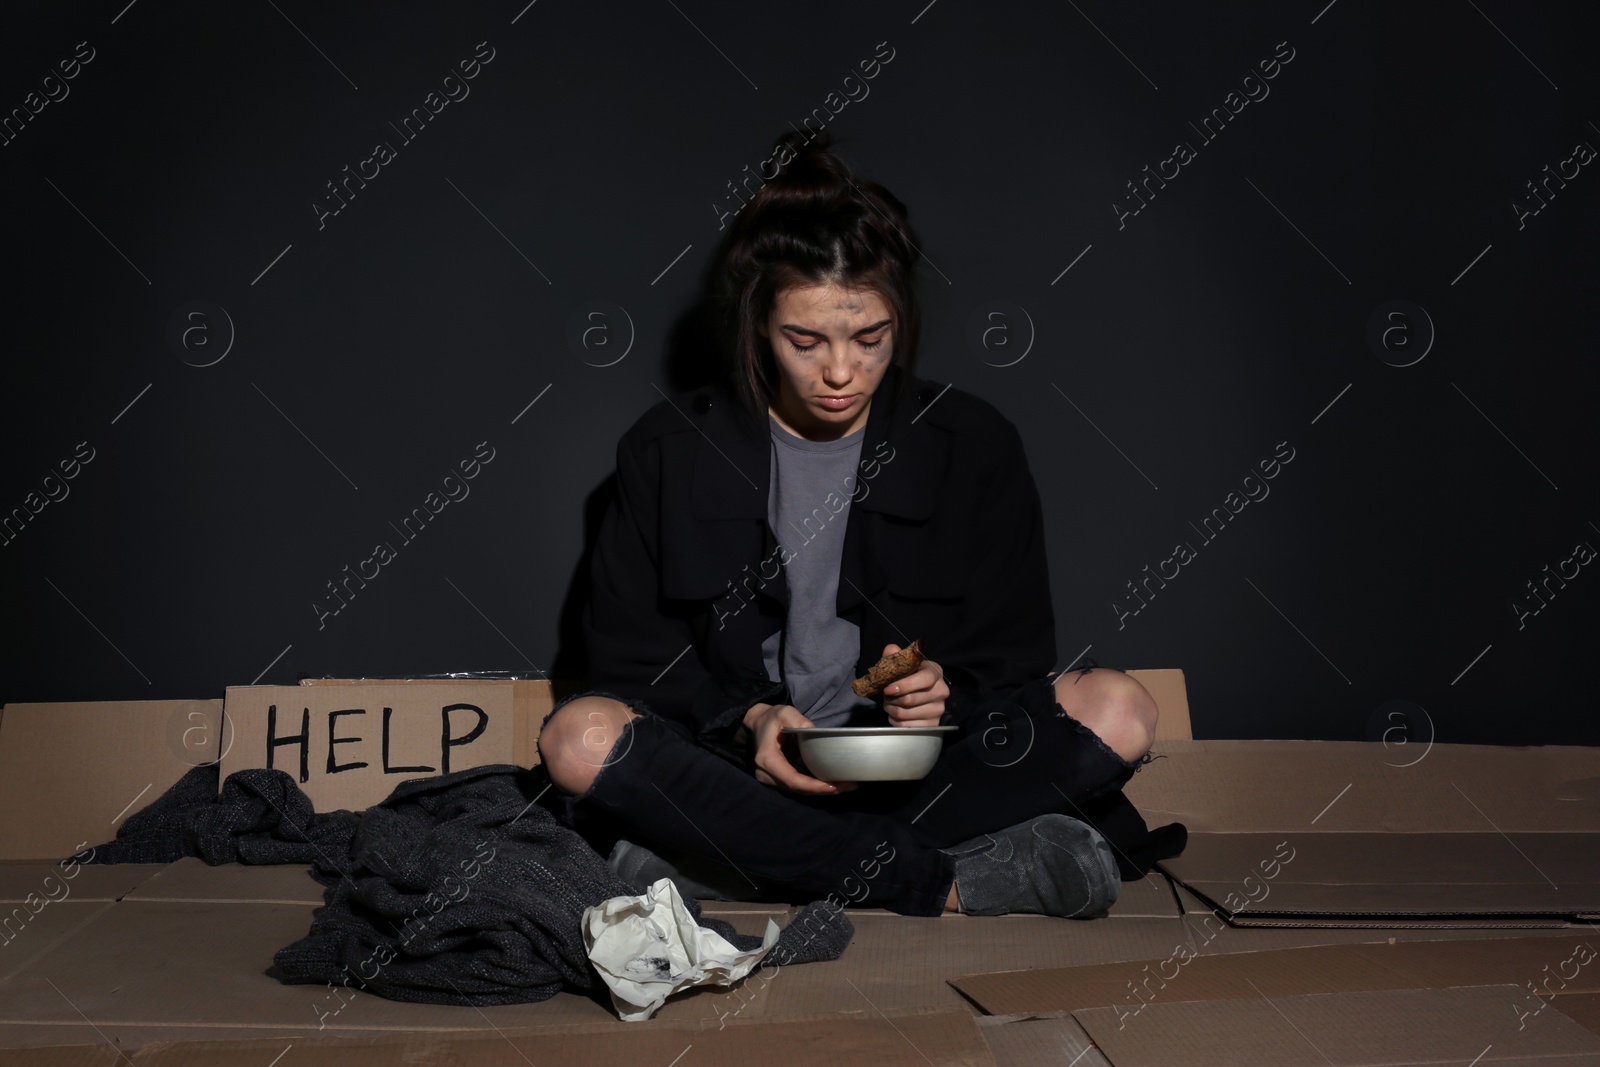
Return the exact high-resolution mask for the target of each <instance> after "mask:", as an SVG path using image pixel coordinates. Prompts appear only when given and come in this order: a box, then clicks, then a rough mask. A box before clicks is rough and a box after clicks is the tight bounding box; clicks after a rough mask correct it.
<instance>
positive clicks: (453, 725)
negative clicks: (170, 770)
mask: <svg viewBox="0 0 1600 1067" xmlns="http://www.w3.org/2000/svg"><path fill="white" fill-rule="evenodd" d="M223 718H224V729H223V745H224V749H225V751H224V752H223V755H222V773H221V776H220V777H221V779H222V780H225V779H226V778H227V776H228V775H230V774H232V773H233V772H234V771H237V770H242V769H244V768H246V767H270V768H275V769H277V770H282V771H284V772H286V773H287V774H289V775H290V776H291V777H292V778H294V780H295V781H296V782H297V783H298V784H299V786H300V788H301V789H302V790H303V791H304V792H305V794H306V796H307V797H309V798H310V799H311V803H312V806H313V807H314V808H315V809H316V810H317V811H333V810H335V809H338V808H347V809H350V810H352V811H361V810H363V809H365V808H369V807H371V806H372V805H373V804H376V803H378V802H380V801H382V800H383V799H385V798H386V797H387V796H388V795H389V794H390V793H391V792H392V791H393V790H394V787H395V786H397V785H399V784H400V783H401V782H403V781H406V780H408V779H411V778H422V777H429V776H432V775H437V774H449V773H450V772H452V771H459V770H464V769H466V768H468V767H480V766H483V765H484V764H490V763H517V762H518V760H517V753H518V749H519V748H520V747H524V746H523V745H519V742H520V741H522V740H523V737H524V736H525V734H526V730H525V729H523V728H519V724H518V721H517V717H516V715H515V713H514V705H513V698H512V687H511V685H510V684H509V683H506V684H500V685H485V684H471V685H456V684H452V683H449V682H443V683H440V684H438V685H427V684H420V683H408V684H405V685H342V686H296V685H282V686H279V685H260V686H230V687H229V688H228V697H227V700H226V701H225V702H224V704H223Z"/></svg>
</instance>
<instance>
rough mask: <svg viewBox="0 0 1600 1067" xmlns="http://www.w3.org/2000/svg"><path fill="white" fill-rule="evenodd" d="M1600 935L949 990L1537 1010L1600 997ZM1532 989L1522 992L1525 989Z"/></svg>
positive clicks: (1010, 998)
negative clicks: (1511, 992)
mask: <svg viewBox="0 0 1600 1067" xmlns="http://www.w3.org/2000/svg"><path fill="white" fill-rule="evenodd" d="M1597 954H1600V935H1597V934H1596V933H1595V932H1594V931H1585V932H1584V933H1581V934H1580V933H1577V932H1574V933H1573V934H1572V935H1570V936H1567V937H1546V936H1538V937H1520V938H1519V937H1506V938H1463V939H1455V940H1449V941H1406V942H1398V943H1396V944H1392V945H1391V944H1388V943H1386V942H1385V943H1378V944H1351V945H1319V946H1314V947H1309V948H1292V949H1278V950H1269V951H1262V952H1237V953H1227V954H1218V955H1209V956H1207V955H1194V954H1192V953H1191V952H1186V951H1176V952H1173V953H1171V954H1169V955H1167V956H1164V957H1161V958H1158V959H1145V960H1130V961H1127V962H1124V963H1110V964H1099V965H1094V966H1081V967H1062V968H1053V969H1040V970H1028V971H1008V972H1000V973H995V974H977V975H967V976H966V977H963V978H957V979H953V980H952V982H951V984H952V985H954V986H955V987H956V988H957V989H959V990H961V992H962V993H964V994H965V995H966V996H967V997H969V998H970V999H971V1000H972V1001H973V1002H974V1003H976V1004H978V1005H979V1006H980V1007H982V1008H983V1010H984V1011H987V1012H990V1013H992V1014H995V1015H1014V1014H1020V1013H1024V1012H1037V1011H1078V1010H1080V1009H1084V1008H1094V1007H1105V1008H1107V1009H1108V1010H1113V1011H1115V1012H1116V1013H1117V1014H1118V1015H1119V1016H1120V1017H1123V1018H1126V1019H1130V1020H1131V1019H1133V1018H1137V1017H1142V1016H1143V1015H1144V1014H1145V1013H1146V1012H1148V1011H1149V1009H1150V1008H1151V1007H1152V1006H1153V1005H1154V1004H1157V1003H1170V1002H1172V1001H1177V1000H1200V1001H1220V1000H1237V999H1250V998H1253V997H1262V996H1299V995H1303V994H1309V993H1349V992H1371V991H1379V990H1386V989H1421V988H1435V987H1438V988H1443V987H1449V986H1467V985H1472V986H1476V985H1498V984H1500V983H1508V982H1509V983H1514V984H1517V986H1518V988H1519V990H1521V992H1520V993H1519V995H1518V996H1517V997H1516V998H1514V1003H1513V1002H1512V1001H1508V1002H1507V1003H1505V1004H1503V1005H1501V1009H1500V1010H1502V1011H1505V1012H1507V1013H1514V1008H1515V1009H1518V1010H1521V1011H1525V1012H1526V1011H1536V1010H1537V1009H1538V1007H1539V1004H1540V1001H1539V1000H1538V999H1537V997H1545V998H1548V997H1550V996H1564V995H1572V994H1576V993H1593V992H1600V960H1597V959H1596V956H1597ZM1525 984H1526V985H1528V986H1531V987H1532V990H1533V991H1532V992H1530V991H1529V989H1526V988H1523V986H1524V985H1525Z"/></svg>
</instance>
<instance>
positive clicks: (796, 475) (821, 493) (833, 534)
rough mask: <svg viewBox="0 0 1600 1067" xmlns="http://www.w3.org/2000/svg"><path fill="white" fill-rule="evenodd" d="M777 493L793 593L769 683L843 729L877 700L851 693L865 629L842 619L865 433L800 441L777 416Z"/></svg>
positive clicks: (773, 640)
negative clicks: (844, 568)
mask: <svg viewBox="0 0 1600 1067" xmlns="http://www.w3.org/2000/svg"><path fill="white" fill-rule="evenodd" d="M767 421H768V422H769V423H770V425H771V429H772V441H773V448H772V492H771V494H770V496H769V497H768V500H767V521H768V522H770V523H771V524H772V532H773V535H774V536H775V537H776V538H777V540H778V544H779V546H780V550H779V554H778V558H779V560H781V561H782V562H783V565H784V567H785V570H786V573H785V575H784V577H785V580H786V581H787V583H788V586H789V615H788V618H787V619H785V620H784V625H783V629H781V630H779V631H778V632H777V633H775V634H773V635H772V636H771V637H769V638H767V640H766V641H765V642H763V644H762V646H761V650H762V653H763V654H764V657H765V659H766V667H767V677H768V678H770V679H771V680H773V681H775V682H777V681H784V682H787V683H788V686H789V697H790V702H791V703H792V704H793V705H794V706H795V707H796V708H798V709H799V710H800V712H801V714H803V715H805V716H806V718H808V719H810V720H811V721H812V722H813V723H814V724H816V725H817V726H840V725H843V724H845V722H846V721H847V720H848V719H849V718H850V715H851V712H852V711H854V710H855V709H857V708H874V707H876V706H877V704H876V701H874V700H872V699H870V698H868V697H858V696H856V694H855V690H853V689H851V688H850V682H851V680H852V679H853V678H854V677H855V665H856V659H857V658H858V657H859V656H860V653H861V628H860V627H858V626H857V625H856V624H855V623H853V622H851V621H850V620H848V619H842V618H840V617H839V615H838V612H837V610H836V604H837V597H838V594H839V566H840V562H841V560H842V559H843V557H844V531H845V524H846V522H847V520H848V519H849V517H850V500H851V496H852V494H853V493H854V492H855V488H856V484H857V482H856V479H857V473H856V468H857V464H858V463H859V462H860V458H861V443H862V442H863V441H864V440H866V428H865V427H863V428H862V429H860V430H857V431H856V432H855V433H853V434H850V435H849V436H847V437H842V438H840V439H839V440H837V441H811V440H807V439H806V438H803V437H796V436H795V435H794V434H792V433H790V432H789V431H788V430H786V429H784V428H783V426H782V425H780V424H779V422H778V420H777V419H775V418H773V417H772V414H771V413H770V412H769V413H768V414H767Z"/></svg>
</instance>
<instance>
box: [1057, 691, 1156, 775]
mask: <svg viewBox="0 0 1600 1067" xmlns="http://www.w3.org/2000/svg"><path fill="white" fill-rule="evenodd" d="M1055 689H1056V699H1057V702H1058V703H1060V705H1061V707H1062V709H1063V710H1065V711H1066V712H1067V714H1069V715H1071V716H1072V717H1073V718H1074V719H1077V720H1078V721H1079V722H1081V723H1083V724H1084V725H1085V726H1087V727H1088V728H1089V729H1091V730H1093V731H1094V732H1095V733H1096V734H1097V735H1098V736H1099V737H1100V739H1101V740H1102V741H1104V742H1105V743H1106V745H1107V746H1108V747H1110V749H1111V751H1113V752H1115V753H1116V754H1117V755H1119V756H1121V757H1122V758H1123V759H1125V760H1136V759H1140V758H1142V757H1143V756H1144V755H1145V754H1146V753H1147V752H1149V751H1150V746H1151V745H1152V744H1153V743H1154V742H1155V737H1156V719H1157V710H1156V702H1155V698H1154V697H1152V696H1151V695H1150V691H1149V690H1147V689H1146V688H1145V687H1144V686H1143V685H1142V684H1141V683H1140V682H1139V680H1138V679H1137V678H1132V677H1129V676H1128V675H1126V674H1124V673H1122V672H1121V671H1113V670H1106V669H1104V668H1102V669H1100V670H1097V671H1090V672H1089V673H1088V674H1080V673H1078V672H1076V671H1073V672H1068V673H1066V674H1063V675H1061V676H1060V677H1059V678H1057V679H1056V682H1055Z"/></svg>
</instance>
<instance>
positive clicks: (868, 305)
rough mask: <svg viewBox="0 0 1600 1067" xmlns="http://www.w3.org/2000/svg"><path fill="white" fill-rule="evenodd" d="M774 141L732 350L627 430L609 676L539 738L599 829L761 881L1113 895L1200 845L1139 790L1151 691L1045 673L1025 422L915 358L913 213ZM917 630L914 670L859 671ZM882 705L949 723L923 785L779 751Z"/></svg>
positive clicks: (1046, 623) (734, 245)
mask: <svg viewBox="0 0 1600 1067" xmlns="http://www.w3.org/2000/svg"><path fill="white" fill-rule="evenodd" d="M773 159H774V160H775V161H776V163H777V165H778V168H779V173H778V175H777V176H775V177H774V178H773V179H772V180H770V181H769V182H768V183H767V184H766V185H765V186H763V187H762V188H761V189H760V191H759V192H757V193H756V195H755V196H754V197H753V198H752V199H751V201H750V202H749V203H748V204H747V205H746V206H745V207H744V208H743V209H742V211H741V212H740V214H739V216H738V217H737V219H736V220H735V222H734V224H733V226H732V227H731V228H730V230H729V232H728V234H727V236H726V238H725V240H724V242H723V246H722V248H721V250H720V252H719V256H718V289H719V295H720V297H721V299H722V302H723V304H724V306H725V307H726V309H727V311H728V313H729V316H730V319H731V325H732V330H731V333H732V335H733V342H732V345H731V349H732V353H733V366H732V368H731V372H730V373H729V374H728V375H726V378H725V380H724V381H721V382H718V383H716V384H714V385H712V386H709V387H707V388H706V389H703V390H700V391H698V392H696V393H694V394H693V395H692V396H687V397H680V398H677V399H671V398H669V399H668V400H665V401H663V402H661V403H660V404H657V405H656V406H655V407H653V408H652V409H651V410H650V411H648V412H646V413H645V415H644V416H642V417H641V418H640V419H639V420H638V422H636V423H635V424H634V425H633V427H632V428H630V429H629V430H628V432H627V433H626V434H624V435H623V438H622V440H621V442H620V443H619V444H618V448H617V480H618V497H617V501H616V504H615V505H614V506H613V507H612V509H611V510H610V512H609V513H608V514H607V516H606V519H605V521H604V523H603V525H602V529H601V532H600V537H599V541H598V543H597V545H596V547H595V552H594V557H593V564H592V576H593V586H594V588H593V598H592V601H591V602H590V604H589V605H588V606H587V607H586V609H585V613H584V628H585V633H586V637H587V638H588V643H589V663H590V681H591V683H592V684H594V685H595V686H596V688H595V689H592V690H590V691H588V692H586V693H582V694H578V695H577V696H574V697H569V698H567V699H566V700H564V701H563V702H562V703H561V704H560V705H559V706H558V707H557V708H556V710H555V711H554V712H553V713H552V714H551V716H550V717H549V718H548V719H547V720H546V723H545V725H544V727H543V729H542V732H541V735H540V740H539V744H540V751H541V755H542V760H543V763H544V765H545V767H546V769H547V771H548V773H549V775H550V778H551V781H552V783H553V784H554V786H555V787H556V788H557V789H558V790H559V791H560V793H561V794H562V796H563V798H564V804H563V808H564V814H565V817H566V818H567V819H568V820H569V822H570V823H571V824H572V825H574V826H576V827H577V828H578V829H580V830H581V831H583V832H585V833H586V834H587V835H588V836H589V838H590V840H591V842H594V843H595V844H596V845H597V847H600V848H601V849H602V851H604V849H605V848H606V847H608V846H607V842H610V841H613V840H615V839H617V838H624V837H625V838H627V839H628V840H630V841H632V842H642V843H643V844H644V845H646V846H648V848H649V849H652V850H654V851H655V852H660V853H662V854H663V855H667V856H670V857H672V858H673V860H674V862H680V863H690V862H696V861H699V862H702V863H706V862H710V863H715V864H718V865H719V867H720V869H722V870H724V871H725V872H726V875H727V877H728V878H729V879H731V880H732V881H734V882H737V883H741V884H745V885H746V888H745V891H744V893H743V895H746V896H750V895H756V894H764V895H767V896H772V897H778V898H783V899H793V900H806V899H814V898H816V897H818V896H822V895H824V894H828V895H835V894H837V895H840V896H842V897H847V898H848V899H851V900H853V901H856V902H858V903H864V904H868V905H875V906H881V907H886V908H890V909H892V910H895V911H899V912H902V913H905V914H912V915H937V914H940V913H942V912H947V911H963V912H966V913H969V914H1000V913H1004V912H1008V911H1030V912H1040V913H1044V914H1052V915H1063V916H1075V915H1088V914H1095V913H1098V912H1101V911H1103V910H1104V909H1105V908H1106V907H1108V906H1109V905H1110V904H1111V903H1113V902H1114V901H1115V900H1116V897H1117V891H1118V888H1119V882H1120V880H1121V879H1122V878H1137V877H1140V876H1142V875H1143V874H1144V872H1145V871H1146V870H1148V868H1149V866H1150V865H1152V864H1153V863H1154V862H1155V860H1156V859H1159V858H1163V857H1165V856H1169V855H1174V854H1176V852H1178V851H1180V850H1181V847H1182V835H1183V828H1182V827H1181V826H1177V825H1176V824H1173V825H1172V826H1169V827H1163V828H1161V829H1160V830H1158V831H1156V832H1155V833H1154V834H1152V833H1150V832H1149V831H1148V830H1147V829H1146V827H1145V824H1144V822H1143V820H1142V819H1140V818H1139V816H1138V813H1137V812H1136V811H1134V809H1133V808H1132V805H1130V804H1128V802H1127V801H1126V799H1125V798H1124V797H1123V796H1122V794H1121V791H1120V790H1121V786H1122V785H1123V784H1124V783H1125V782H1126V781H1127V780H1128V778H1130V777H1131V776H1132V774H1133V773H1134V771H1135V770H1137V768H1138V767H1139V766H1140V765H1142V764H1143V763H1144V762H1146V761H1148V759H1149V758H1150V757H1149V755H1148V753H1149V748H1150V744H1151V741H1152V739H1153V737H1154V731H1155V722H1156V706H1155V702H1154V700H1152V699H1151V697H1150V695H1149V693H1148V692H1146V691H1145V689H1144V687H1143V686H1141V685H1140V684H1139V683H1138V682H1137V681H1135V680H1134V679H1132V678H1130V677H1128V676H1127V675H1126V674H1124V673H1121V672H1119V671H1113V670H1100V671H1095V670H1093V669H1092V667H1085V668H1083V669H1082V670H1079V671H1074V672H1063V673H1062V674H1061V675H1059V676H1056V677H1054V679H1053V680H1052V679H1051V678H1048V677H1046V672H1047V671H1048V670H1049V668H1050V665H1051V664H1052V663H1053V662H1054V660H1055V629H1054V619H1053V615H1052V609H1051V603H1050V593H1049V581H1048V573H1047V569H1046V558H1045V545H1044V539H1043V528H1042V520H1041V510H1040V505H1039V495H1038V491H1037V489H1036V487H1035V485H1034V482H1033V478H1032V475H1031V474H1030V472H1029V470H1028V465H1027V458H1026V455H1025V454H1024V451H1023V448H1022V443H1021V438H1020V436H1019V435H1018V434H1017V431H1016V429H1015V427H1013V426H1012V425H1011V423H1010V422H1008V421H1007V420H1006V419H1005V418H1004V417H1003V416H1002V415H1000V413H999V412H998V411H996V410H995V409H994V408H993V407H992V406H990V405H989V404H987V403H986V402H984V401H982V400H980V399H979V398H977V397H976V396H973V395H971V394H968V393H965V392H963V391H961V390H957V389H953V388H948V387H946V388H943V389H940V388H937V387H934V386H932V385H931V384H927V383H923V382H921V381H920V380H918V379H916V378H915V376H914V373H913V371H914V367H915V357H916V347H917V328H918V309H917V303H916V295H915V266H916V260H917V258H918V255H919V253H918V251H917V245H916V241H915V236H914V233H913V231H912V230H911V227H910V225H909V223H908V222H907V220H906V209H905V206H904V205H903V204H902V203H901V202H900V201H899V200H898V199H896V198H895V197H894V196H893V195H892V194H891V193H889V192H888V191H887V190H886V189H884V188H882V187H881V186H879V185H877V184H875V183H872V182H865V181H857V180H856V179H855V178H854V176H853V175H852V174H851V172H850V171H849V169H848V168H847V167H846V166H845V164H844V163H843V162H842V161H841V160H839V159H838V157H837V156H835V155H834V154H833V153H832V152H830V151H829V150H828V138H827V136H826V135H822V136H821V137H818V138H816V139H814V140H812V141H809V142H808V141H805V140H803V139H802V137H801V136H800V135H798V134H794V135H786V136H785V138H784V139H782V140H780V141H779V142H778V146H777V151H776V153H775V154H774V157H773ZM913 637H920V639H921V642H922V647H923V648H924V649H925V650H926V651H927V653H928V655H929V657H930V658H928V659H927V660H925V661H924V663H923V664H922V666H921V668H920V669H919V670H917V671H916V672H915V673H913V674H911V675H910V676H908V677H906V678H904V679H902V680H901V681H899V682H897V683H896V684H894V685H892V686H890V687H889V688H888V689H887V690H886V691H885V693H884V694H883V696H882V697H881V698H880V699H879V700H869V699H865V698H861V697H858V696H856V695H855V693H854V692H853V690H852V689H851V688H850V684H849V683H850V681H851V679H853V678H855V677H858V676H860V675H862V674H865V673H866V671H867V669H868V668H869V667H870V666H871V665H872V664H873V662H875V661H876V660H877V659H878V658H879V656H881V655H883V654H886V653H889V652H893V651H897V650H898V649H899V648H900V647H901V644H902V643H906V644H908V643H909V642H910V640H911V639H912V638H913ZM880 700H881V704H880ZM885 722H888V723H892V724H894V725H897V726H919V725H920V726H926V725H935V724H941V723H942V724H946V725H957V726H960V727H961V729H960V730H959V731H958V732H956V733H955V734H952V735H948V736H947V740H946V743H945V747H944V750H943V752H942V754H941V756H940V760H939V763H938V765H937V766H936V767H935V769H934V771H933V772H932V773H931V774H930V775H929V776H928V777H927V778H926V779H923V780H921V781H918V782H908V783H888V782H883V783H870V784H866V785H863V786H861V787H860V788H857V787H855V786H854V785H853V784H852V783H832V782H826V781H822V780H819V779H817V778H815V777H813V776H811V775H809V774H808V773H806V771H805V770H804V769H803V765H802V766H797V765H796V764H795V763H794V762H793V761H792V760H791V757H790V754H789V752H788V751H787V750H786V749H785V748H784V746H783V744H782V738H783V736H784V735H783V734H782V733H781V731H782V730H783V728H784V727H786V726H810V725H839V724H850V725H883V724H884V723H885ZM1102 831H1104V832H1102ZM1108 834H1109V835H1110V836H1111V837H1112V841H1109V842H1108V840H1107V835H1108ZM1113 843H1114V844H1115V845H1117V848H1116V850H1115V853H1114V852H1113V848H1112V845H1113ZM637 854H638V853H636V855H637ZM643 854H644V855H647V856H648V855H650V853H648V852H646V853H643ZM614 858H615V856H614ZM667 869H668V870H670V868H667ZM633 873H636V874H637V873H638V872H637V871H634V872H633Z"/></svg>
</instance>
